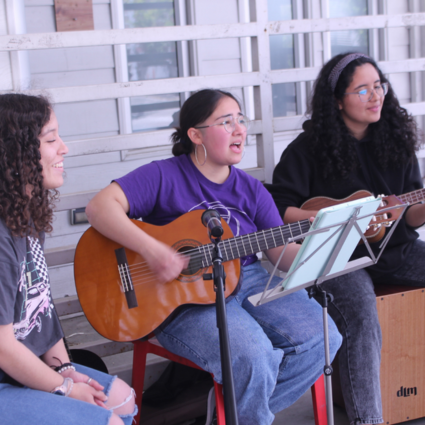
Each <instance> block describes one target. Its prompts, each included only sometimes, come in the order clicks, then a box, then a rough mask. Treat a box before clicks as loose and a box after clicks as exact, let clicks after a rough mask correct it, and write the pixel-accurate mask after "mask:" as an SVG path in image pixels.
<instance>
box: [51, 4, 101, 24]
mask: <svg viewBox="0 0 425 425" xmlns="http://www.w3.org/2000/svg"><path fill="white" fill-rule="evenodd" d="M55 15H56V30H57V31H84V30H93V29H94V20H93V4H92V0H55Z"/></svg>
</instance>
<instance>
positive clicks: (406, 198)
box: [397, 189, 425, 205]
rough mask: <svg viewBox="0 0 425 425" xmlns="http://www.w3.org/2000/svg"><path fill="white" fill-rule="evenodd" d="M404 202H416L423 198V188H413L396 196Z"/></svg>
mask: <svg viewBox="0 0 425 425" xmlns="http://www.w3.org/2000/svg"><path fill="white" fill-rule="evenodd" d="M397 198H399V199H400V200H401V201H403V202H404V203H405V204H409V205H411V204H417V203H418V202H421V201H423V200H424V199H425V189H418V190H414V191H413V192H409V193H405V194H404V195H399V196H397Z"/></svg>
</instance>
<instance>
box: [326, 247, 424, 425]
mask: <svg viewBox="0 0 425 425" xmlns="http://www.w3.org/2000/svg"><path fill="white" fill-rule="evenodd" d="M424 259H425V242H423V241H420V240H417V241H415V242H414V243H413V246H412V249H411V252H410V255H409V257H408V258H407V260H406V261H405V262H404V264H403V266H401V267H400V268H399V269H398V270H397V271H396V272H395V273H391V275H384V276H382V277H381V278H379V279H376V278H375V279H374V280H373V281H372V278H371V277H370V275H369V273H368V272H367V269H363V270H358V271H356V272H353V273H350V274H347V275H344V276H341V277H339V278H336V279H332V280H329V281H327V282H325V283H323V288H324V289H325V290H326V291H327V292H330V293H331V294H333V296H334V301H333V303H332V304H330V305H329V308H328V312H329V315H330V316H331V317H332V318H333V320H334V321H335V323H336V324H337V326H338V329H339V331H340V332H341V334H342V336H343V343H342V346H341V349H340V351H339V355H338V357H339V369H340V375H341V389H342V394H343V397H344V403H345V408H346V410H347V415H348V419H349V420H350V424H351V425H358V424H379V423H382V422H383V418H382V405H381V387H380V380H379V370H380V364H381V328H380V326H379V320H378V313H377V310H376V296H375V292H374V285H373V283H374V282H375V283H386V284H397V285H412V286H425V261H424Z"/></svg>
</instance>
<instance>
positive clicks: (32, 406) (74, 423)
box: [0, 364, 137, 425]
mask: <svg viewBox="0 0 425 425" xmlns="http://www.w3.org/2000/svg"><path fill="white" fill-rule="evenodd" d="M74 366H75V368H76V369H77V371H78V372H81V373H85V374H86V375H88V376H90V377H91V378H93V379H95V380H96V381H98V382H99V383H100V384H101V385H103V386H104V387H105V388H104V390H103V391H104V392H105V394H106V395H108V394H109V391H110V389H111V386H112V384H113V382H114V380H115V378H116V376H111V375H108V374H106V373H103V372H99V371H97V370H94V369H90V368H88V367H85V366H81V365H77V364H74ZM136 413H137V407H136V409H135V412H134V413H133V414H132V415H125V416H120V417H121V419H122V420H123V422H124V425H131V423H132V422H133V416H134V415H135V414H136ZM111 416H112V412H111V411H110V410H107V409H104V408H103V407H99V406H95V405H94V404H89V403H86V402H84V401H80V400H75V399H73V398H70V397H62V396H59V395H55V394H50V393H47V392H44V391H37V390H33V389H31V388H28V387H17V386H14V385H9V384H1V383H0V423H2V424H7V425H33V424H43V425H59V424H60V425H107V424H108V422H109V419H110V418H111Z"/></svg>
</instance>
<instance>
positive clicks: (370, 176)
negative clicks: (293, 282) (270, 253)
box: [266, 133, 422, 277]
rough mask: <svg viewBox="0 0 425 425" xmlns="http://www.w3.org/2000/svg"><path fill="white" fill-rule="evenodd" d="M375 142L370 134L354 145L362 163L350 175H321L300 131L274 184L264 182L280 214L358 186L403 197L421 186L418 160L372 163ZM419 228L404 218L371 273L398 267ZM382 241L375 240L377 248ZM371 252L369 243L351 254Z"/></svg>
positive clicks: (276, 172)
mask: <svg viewBox="0 0 425 425" xmlns="http://www.w3.org/2000/svg"><path fill="white" fill-rule="evenodd" d="M372 143H373V142H372V140H370V139H368V138H367V137H366V138H364V139H363V140H360V141H358V142H357V143H356V150H357V155H358V159H359V166H358V167H357V168H356V169H355V170H353V171H352V172H351V173H350V175H349V176H348V178H346V179H341V178H339V179H333V178H328V179H326V180H325V179H324V178H323V172H322V170H321V169H320V164H319V163H318V161H317V159H316V157H315V156H314V155H313V153H312V152H311V148H310V145H309V139H308V136H307V135H306V133H301V134H300V135H299V136H298V137H297V138H296V139H295V140H294V141H293V142H292V143H290V144H289V145H288V147H287V148H286V149H285V150H284V152H283V153H282V156H281V159H280V161H279V163H278V164H277V166H276V168H275V170H274V173H273V184H266V188H267V189H268V190H269V191H270V193H271V194H272V196H273V199H274V201H275V203H276V205H277V207H278V209H279V212H280V214H281V215H282V217H283V216H284V215H285V212H286V209H287V208H288V207H297V208H299V207H300V206H301V205H302V204H303V203H304V202H305V201H307V200H308V199H310V198H314V197H316V196H326V197H329V198H334V199H343V198H346V197H348V196H350V195H351V194H353V193H354V192H357V191H359V190H367V191H369V192H371V193H372V194H373V195H375V196H378V195H381V194H382V195H392V194H394V195H401V194H404V193H407V192H411V191H413V190H417V189H420V188H422V179H421V175H420V171H419V166H418V162H417V160H416V158H414V159H413V160H412V161H410V162H409V163H408V164H405V165H400V166H399V167H389V168H387V169H382V168H381V167H380V166H379V164H378V162H377V161H374V156H375V155H374V153H373V146H372ZM417 237H418V234H417V232H416V231H415V230H414V229H413V228H412V227H410V226H409V225H407V223H406V221H405V219H404V218H402V219H401V220H400V222H399V224H398V226H397V228H396V230H395V232H394V233H393V235H392V236H391V238H390V240H389V243H388V245H387V247H386V248H385V250H384V252H383V255H382V256H381V258H380V260H379V261H378V263H377V264H375V265H373V266H371V267H369V268H368V271H369V272H370V273H371V275H372V277H379V276H381V275H383V274H386V273H391V272H393V271H395V270H397V268H399V267H400V266H401V265H402V264H403V261H404V259H405V258H406V256H407V255H409V251H410V247H411V244H412V242H413V241H414V240H416V239H417ZM379 244H380V242H378V243H375V244H371V245H372V248H373V249H374V251H375V252H377V248H378V246H379ZM366 255H368V252H367V250H366V247H365V246H364V245H360V246H359V247H358V248H356V250H355V252H354V255H353V258H360V257H363V256H366Z"/></svg>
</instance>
